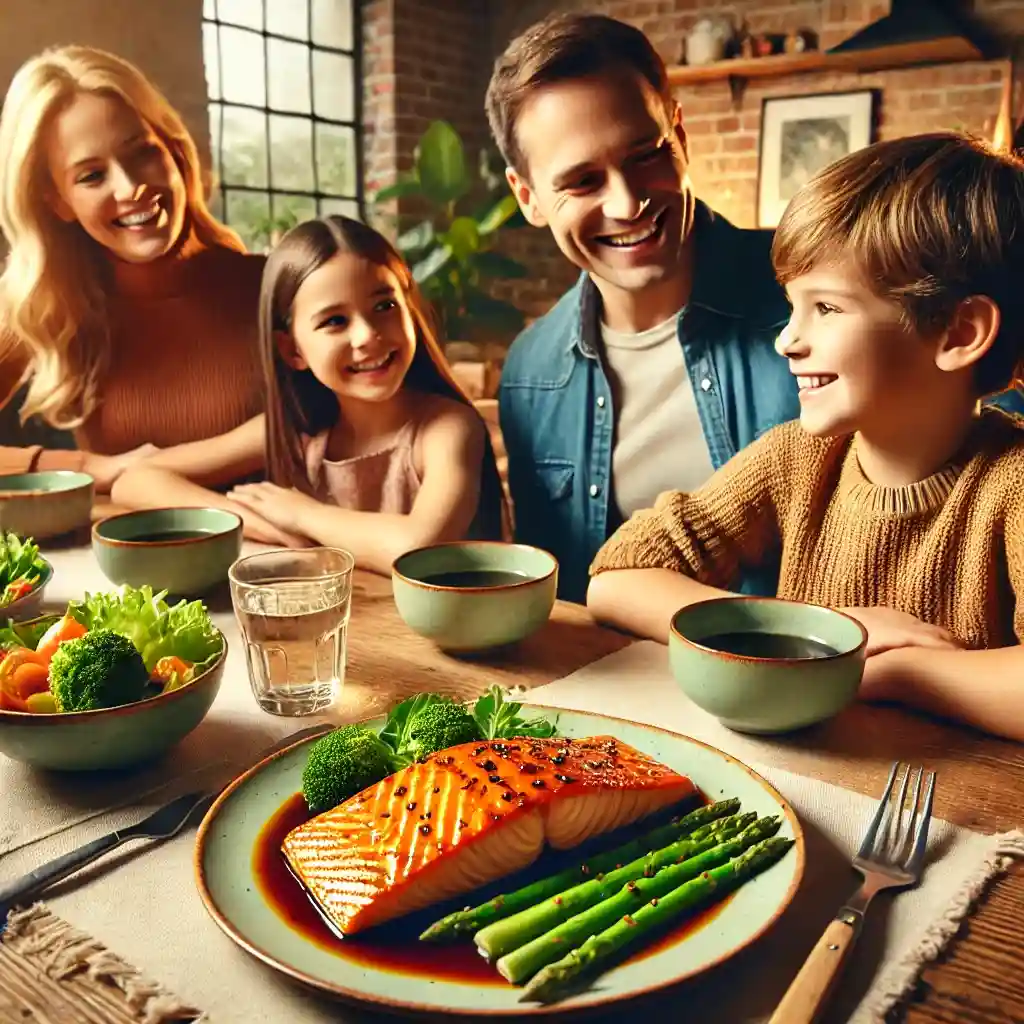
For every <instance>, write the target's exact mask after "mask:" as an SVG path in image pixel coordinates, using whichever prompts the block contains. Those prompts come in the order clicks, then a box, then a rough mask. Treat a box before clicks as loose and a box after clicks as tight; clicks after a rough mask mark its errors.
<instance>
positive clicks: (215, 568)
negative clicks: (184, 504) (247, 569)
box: [92, 508, 242, 597]
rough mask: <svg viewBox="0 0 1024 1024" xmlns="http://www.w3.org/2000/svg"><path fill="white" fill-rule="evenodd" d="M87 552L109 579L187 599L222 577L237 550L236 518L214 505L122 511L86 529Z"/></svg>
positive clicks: (239, 541)
mask: <svg viewBox="0 0 1024 1024" xmlns="http://www.w3.org/2000/svg"><path fill="white" fill-rule="evenodd" d="M92 550H93V553H94V554H95V555H96V560H97V561H98V562H99V564H100V568H101V569H102V570H103V574H104V575H105V576H106V577H107V579H108V580H110V581H111V583H117V584H121V583H127V584H128V585H129V586H132V587H141V586H144V585H146V584H148V585H149V586H151V587H152V588H153V589H154V590H166V591H167V592H168V593H170V594H173V595H174V596H175V597H193V596H195V595H197V594H203V593H205V592H206V591H208V590H210V589H212V588H213V587H215V586H217V584H218V583H223V582H224V581H225V580H227V578H228V569H230V568H231V565H232V564H233V563H234V561H235V560H236V559H237V558H238V555H239V553H240V552H241V550H242V520H241V519H240V518H239V517H238V516H236V515H235V514H234V512H225V511H222V510H221V509H217V508H155V509H146V510H145V511H141V512H124V513H121V514H120V515H114V516H109V517H108V518H106V519H102V520H100V522H98V523H97V524H96V525H95V526H94V527H93V528H92Z"/></svg>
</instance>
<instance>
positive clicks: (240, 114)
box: [203, 0, 363, 251]
mask: <svg viewBox="0 0 1024 1024" xmlns="http://www.w3.org/2000/svg"><path fill="white" fill-rule="evenodd" d="M358 8H359V3H358V0H204V4H203V53H204V61H205V65H206V83H207V95H208V97H209V108H210V138H211V142H212V157H213V172H214V178H215V181H216V191H215V193H214V195H213V197H212V205H213V209H214V212H215V214H216V215H217V216H218V217H220V218H221V219H222V220H223V221H224V222H225V223H227V224H229V225H230V226H231V227H233V228H234V229H235V230H236V231H238V233H239V234H240V235H241V236H242V238H243V240H244V241H245V243H246V245H247V246H248V247H249V248H250V250H253V251H259V250H261V249H265V248H267V247H268V246H269V245H271V244H272V243H273V242H274V240H275V239H276V238H277V237H278V235H280V234H281V233H282V232H283V231H286V230H287V229H288V228H289V227H291V226H292V225H294V224H297V223H299V222H300V221H303V220H307V219H308V218H310V217H315V216H318V215H322V214H327V213H345V214H348V215H349V216H353V217H358V216H360V215H361V210H362V178H363V176H362V139H361V132H360V110H359V106H360V104H359V82H360V59H359V58H360V53H359V38H360V36H359V25H358V21H359V12H358Z"/></svg>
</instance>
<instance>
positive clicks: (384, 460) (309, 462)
mask: <svg viewBox="0 0 1024 1024" xmlns="http://www.w3.org/2000/svg"><path fill="white" fill-rule="evenodd" d="M417 426H418V423H417V422H416V421H410V422H409V423H407V424H406V425H405V426H404V427H402V429H401V430H400V431H398V433H397V434H396V435H395V437H394V439H393V440H392V441H391V443H390V444H389V445H388V447H386V448H383V449H381V450H380V451H378V452H372V453H370V454H369V455H359V456H356V457H355V458H352V459H344V460H343V461H341V462H332V461H331V460H330V459H327V458H325V457H324V456H325V453H326V451H327V441H328V438H329V435H330V431H329V430H325V431H324V432H323V433H322V434H317V435H316V436H315V437H307V438H305V439H304V442H303V444H304V449H305V456H306V473H307V475H308V477H309V483H310V486H311V487H312V489H313V493H314V494H315V495H316V497H317V498H319V499H320V500H321V501H330V502H332V503H333V504H335V505H337V506H338V507H339V508H349V509H352V510H353V511H355V512H390V513H392V514H394V515H408V514H409V513H410V512H411V511H412V506H413V502H414V501H415V500H416V495H417V494H418V493H419V490H420V484H421V482H422V481H421V480H420V477H419V474H418V473H417V472H416V467H415V465H414V463H413V442H414V441H415V439H416V428H417Z"/></svg>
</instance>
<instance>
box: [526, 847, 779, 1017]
mask: <svg viewBox="0 0 1024 1024" xmlns="http://www.w3.org/2000/svg"><path fill="white" fill-rule="evenodd" d="M792 845H793V840H792V839H783V838H782V837H780V836H775V837H773V838H771V839H765V840H764V841H763V842H760V843H758V844H757V845H756V846H752V847H751V848H750V849H749V850H747V851H746V852H745V853H741V854H740V855H739V856H738V857H737V858H736V859H735V860H732V861H730V862H729V863H728V864H723V865H721V866H720V867H717V868H713V869H712V870H711V871H708V872H705V873H704V874H703V875H701V876H700V877H699V878H694V879H692V880H691V881H689V882H685V883H684V884H683V885H681V886H679V887H678V888H677V889H673V890H672V891H671V892H670V893H668V894H667V895H665V896H662V897H654V898H652V899H651V900H650V901H649V902H646V903H645V904H644V905H643V906H642V907H640V908H639V909H638V910H636V911H634V912H633V913H632V914H626V915H624V916H623V917H621V918H619V920H618V921H616V922H615V924H613V925H612V926H611V927H610V928H606V929H605V930H604V931H603V932H598V934H596V935H592V936H590V938H588V939H587V940H586V941H585V942H584V943H583V945H582V946H580V947H579V948H577V949H574V950H572V951H571V952H570V953H569V954H568V955H567V956H565V957H563V958H562V959H561V960H559V961H557V962H556V963H553V964H549V965H548V966H547V967H545V968H544V969H543V970H542V971H540V973H539V974H537V975H536V976H535V977H534V979H533V980H532V981H531V982H530V984H529V985H527V986H526V988H525V989H524V990H523V995H522V1001H523V1002H544V1003H549V1002H554V1001H555V1000H556V999H558V998H559V996H560V994H561V993H562V992H564V991H565V989H566V988H567V987H568V986H569V984H570V982H572V980H573V979H574V978H576V977H578V976H579V975H580V974H583V973H584V972H585V971H589V970H592V969H593V968H594V967H599V966H600V965H601V963H602V961H605V960H608V959H609V958H610V957H611V956H612V954H613V953H615V952H617V951H618V950H621V949H623V948H625V947H626V946H628V945H630V944H632V943H635V942H637V941H638V940H639V939H641V938H642V937H643V936H644V935H646V934H647V933H648V932H649V931H651V930H652V929H654V928H657V927H660V926H661V925H664V924H666V923H667V922H669V921H672V920H673V919H674V918H676V917H679V916H680V915H682V914H683V913H685V912H686V911H687V910H692V909H694V908H695V907H697V906H700V905H701V904H703V903H707V902H709V901H710V900H711V899H712V898H714V897H717V896H719V895H721V894H723V893H725V892H728V891H729V890H730V889H735V888H737V887H738V886H740V885H742V884H743V883H744V882H745V881H747V879H749V878H751V877H752V876H753V875H755V874H757V873H758V872H759V871H763V870H764V869H765V868H767V867H769V866H771V865H772V864H774V863H775V862H776V861H777V860H778V859H779V858H780V857H781V856H782V855H783V854H784V853H785V852H786V851H787V850H788V849H789V848H790V846H792ZM648 881H650V880H647V879H644V880H643V882H637V886H638V887H639V886H640V885H641V884H645V885H646V884H647V882H648Z"/></svg>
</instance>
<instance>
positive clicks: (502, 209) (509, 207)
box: [479, 195, 519, 235]
mask: <svg viewBox="0 0 1024 1024" xmlns="http://www.w3.org/2000/svg"><path fill="white" fill-rule="evenodd" d="M518 209H519V204H518V203H517V202H516V197H515V196H513V195H507V196H502V197H501V199H499V200H498V201H497V202H496V203H495V204H494V205H493V206H492V207H491V208H490V209H489V210H488V211H487V213H485V214H484V215H483V217H481V218H480V224H479V228H480V234H481V235H489V234H491V233H492V232H494V231H497V230H498V228H500V227H501V226H502V224H504V223H506V222H507V221H508V219H509V218H510V217H511V216H512V215H513V214H514V213H515V212H516V210H518Z"/></svg>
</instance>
